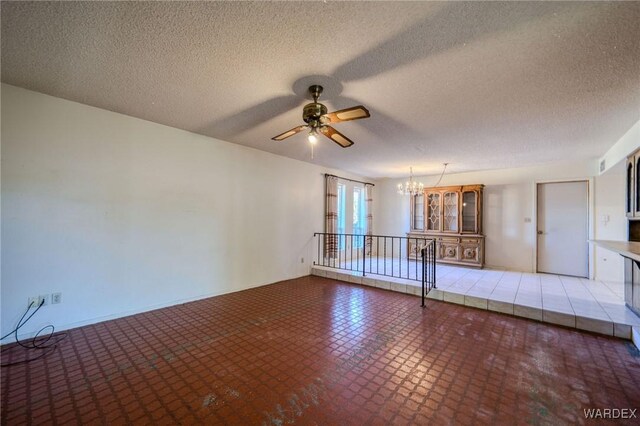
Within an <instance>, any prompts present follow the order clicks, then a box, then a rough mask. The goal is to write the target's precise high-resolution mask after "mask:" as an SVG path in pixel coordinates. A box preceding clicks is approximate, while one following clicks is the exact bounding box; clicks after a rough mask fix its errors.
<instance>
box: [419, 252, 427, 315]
mask: <svg viewBox="0 0 640 426" xmlns="http://www.w3.org/2000/svg"><path fill="white" fill-rule="evenodd" d="M425 250H426V247H425V248H423V249H422V250H420V254H421V255H422V293H421V296H422V305H420V306H422V307H423V308H424V290H425V289H424V284H425V272H426V268H425V266H426V265H425V263H424V259H425V255H424V251H425Z"/></svg>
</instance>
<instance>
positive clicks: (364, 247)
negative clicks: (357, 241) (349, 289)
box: [362, 237, 367, 277]
mask: <svg viewBox="0 0 640 426" xmlns="http://www.w3.org/2000/svg"><path fill="white" fill-rule="evenodd" d="M366 269H367V238H366V237H364V241H363V242H362V276H363V277H364V276H365V275H366V274H365V270H366Z"/></svg>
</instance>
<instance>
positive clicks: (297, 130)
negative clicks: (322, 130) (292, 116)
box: [271, 126, 309, 141]
mask: <svg viewBox="0 0 640 426" xmlns="http://www.w3.org/2000/svg"><path fill="white" fill-rule="evenodd" d="M307 127H309V126H298V127H294V128H293V129H291V130H287V131H286V132H284V133H281V134H279V135H278V136H274V137H272V138H271V139H273V140H274V141H281V140H283V139H286V138H288V137H289V136H293V135H295V134H296V133H300V132H301V131H303V130H304V129H306V128H307Z"/></svg>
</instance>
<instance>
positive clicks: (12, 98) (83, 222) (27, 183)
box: [1, 85, 362, 334]
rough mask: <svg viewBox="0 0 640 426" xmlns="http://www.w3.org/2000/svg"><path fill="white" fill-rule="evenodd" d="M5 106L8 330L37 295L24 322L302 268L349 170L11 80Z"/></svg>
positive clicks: (272, 278)
mask: <svg viewBox="0 0 640 426" xmlns="http://www.w3.org/2000/svg"><path fill="white" fill-rule="evenodd" d="M1 111H2V124H3V125H2V133H1V135H2V246H3V247H2V248H3V250H2V271H1V277H2V290H1V297H2V298H1V304H2V305H1V306H2V314H1V319H2V324H1V330H2V333H3V334H4V333H6V332H8V331H9V330H11V329H12V328H13V327H14V325H15V322H16V321H17V319H18V318H19V316H20V314H21V313H22V311H23V310H24V309H25V307H26V306H27V298H28V297H29V296H37V295H39V294H51V293H52V292H62V294H63V296H62V300H63V302H62V303H61V304H58V305H49V306H46V307H43V308H42V309H41V311H40V312H39V313H38V315H36V316H35V317H34V318H33V319H32V321H31V322H30V323H29V324H28V326H27V327H25V328H24V330H23V331H24V332H25V334H27V333H29V332H32V331H34V330H37V329H39V328H40V327H41V326H43V325H46V324H49V323H51V324H54V325H56V327H58V328H59V329H64V328H69V327H72V326H76V325H80V324H86V323H91V322H95V321H98V320H100V319H105V318H112V317H118V316H122V315H124V314H127V313H134V312H140V311H144V310H148V309H151V308H154V307H159V306H166V305H171V304H175V303H178V302H179V301H186V300H193V299H198V298H202V297H205V296H211V295H216V294H222V293H227V292H231V291H237V290H241V289H246V288H250V287H254V286H259V285H263V284H267V283H272V282H276V281H280V280H284V279H288V278H294V277H299V276H303V275H307V274H308V273H309V265H310V262H311V261H312V259H311V255H312V252H313V247H314V244H313V240H312V235H313V232H314V231H322V230H323V211H324V178H323V173H324V172H330V173H335V174H339V175H343V176H344V175H345V173H341V172H338V171H335V170H326V169H324V168H321V167H318V166H314V165H311V164H307V163H304V162H300V161H295V160H290V159H287V158H284V157H279V156H276V155H272V154H269V153H265V152H262V151H258V150H254V149H250V148H246V147H242V146H239V145H235V144H231V143H227V142H222V141H219V140H215V139H212V138H208V137H204V136H200V135H196V134H193V133H189V132H186V131H182V130H178V129H174V128H170V127H167V126H162V125H159V124H155V123H151V122H148V121H144V120H139V119H135V118H132V117H128V116H125V115H121V114H116V113H113V112H109V111H105V110H101V109H97V108H93V107H89V106H86V105H82V104H78V103H74V102H69V101H66V100H62V99H58V98H54V97H50V96H46V95H42V94H39V93H35V92H31V91H27V90H24V89H20V88H16V87H13V86H8V85H2V110H1ZM346 176H347V177H352V178H356V179H362V178H361V177H359V176H350V175H346ZM301 257H304V258H305V263H304V264H303V263H301Z"/></svg>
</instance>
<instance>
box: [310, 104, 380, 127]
mask: <svg viewBox="0 0 640 426" xmlns="http://www.w3.org/2000/svg"><path fill="white" fill-rule="evenodd" d="M370 116H371V115H370V114H369V110H368V109H366V108H365V107H364V106H363V105H358V106H354V107H351V108H346V109H341V110H339V111H334V112H330V113H327V114H324V115H322V116H321V117H320V122H321V123H323V124H333V123H340V122H342V121H351V120H359V119H361V118H368V117H370Z"/></svg>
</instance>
